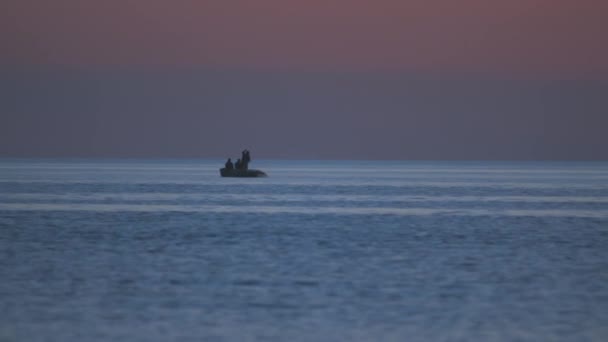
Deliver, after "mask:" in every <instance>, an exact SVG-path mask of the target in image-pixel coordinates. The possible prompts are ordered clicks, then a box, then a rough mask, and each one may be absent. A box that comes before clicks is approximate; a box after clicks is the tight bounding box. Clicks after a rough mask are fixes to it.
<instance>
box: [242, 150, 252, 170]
mask: <svg viewBox="0 0 608 342" xmlns="http://www.w3.org/2000/svg"><path fill="white" fill-rule="evenodd" d="M250 161H251V156H250V155H249V150H243V152H242V158H241V162H242V165H243V170H247V169H248V168H249V162H250Z"/></svg>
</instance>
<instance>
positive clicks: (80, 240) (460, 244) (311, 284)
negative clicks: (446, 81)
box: [0, 159, 608, 341]
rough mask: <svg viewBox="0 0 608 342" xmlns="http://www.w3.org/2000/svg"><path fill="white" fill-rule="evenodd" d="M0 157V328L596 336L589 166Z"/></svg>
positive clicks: (382, 336)
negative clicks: (250, 175)
mask: <svg viewBox="0 0 608 342" xmlns="http://www.w3.org/2000/svg"><path fill="white" fill-rule="evenodd" d="M221 162H222V161H192V160H164V161H163V160H148V161H146V160H131V161H128V160H122V161H121V160H118V161H117V160H67V161H66V160H6V159H5V160H2V161H0V340H7V341H13V340H15V341H47V340H48V341H108V340H116V341H167V340H184V341H201V340H219V341H248V340H260V341H336V340H352V341H429V340H432V341H444V340H445V341H471V340H479V341H481V340H487V341H605V340H606V339H607V338H608V328H607V327H608V163H557V162H542V163H540V162H539V163H500V162H491V163H490V162H466V163H465V162H344V161H340V162H338V161H324V162H321V161H316V162H313V161H257V160H256V161H254V162H253V164H252V167H256V168H260V169H262V170H264V171H266V172H267V173H268V174H269V176H270V177H268V178H261V179H230V178H221V177H219V172H218V168H219V165H220V164H221Z"/></svg>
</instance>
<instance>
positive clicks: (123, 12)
mask: <svg viewBox="0 0 608 342" xmlns="http://www.w3.org/2000/svg"><path fill="white" fill-rule="evenodd" d="M0 21H1V22H2V23H3V26H2V29H1V31H0V42H1V45H2V47H1V48H2V50H1V51H2V52H1V53H0V157H30V156H31V157H38V156H41V157H193V158H224V157H228V156H233V157H234V156H236V155H237V154H238V152H239V151H240V150H241V149H243V148H248V149H250V150H251V151H252V154H253V157H254V159H255V158H307V159H308V158H321V159H325V158H338V159H524V160H535V159H568V160H581V159H593V160H598V159H599V160H606V159H608V134H606V131H607V129H606V127H608V40H607V39H606V32H608V24H607V23H608V2H605V1H599V0H598V1H593V0H583V1H577V2H573V1H564V0H553V1H549V0H526V1H523V0H516V1H509V2H507V1H480V0H464V1H458V2H450V1H422V0H420V1H418V0H415V1H407V2H404V1H396V0H378V1H359V0H350V1H346V0H325V1H317V0H314V1H306V2H289V1H278V0H260V1H245V0H234V1H213V0H211V1H191V0H178V1H162V0H147V1H144V0H133V1H117V0H108V1H80V0H79V1H76V0H57V1H31V0H20V1H17V0H7V1H3V3H2V4H1V5H0Z"/></svg>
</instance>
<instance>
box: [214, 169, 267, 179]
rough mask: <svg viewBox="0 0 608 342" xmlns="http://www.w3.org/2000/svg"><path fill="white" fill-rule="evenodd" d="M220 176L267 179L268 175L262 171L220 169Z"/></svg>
mask: <svg viewBox="0 0 608 342" xmlns="http://www.w3.org/2000/svg"><path fill="white" fill-rule="evenodd" d="M220 175H221V176H222V177H267V176H268V175H267V174H266V173H264V171H260V170H253V169H249V170H235V169H232V170H228V169H226V168H225V167H223V168H221V169H220Z"/></svg>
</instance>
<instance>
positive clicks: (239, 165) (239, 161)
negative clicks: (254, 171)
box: [234, 159, 243, 170]
mask: <svg viewBox="0 0 608 342" xmlns="http://www.w3.org/2000/svg"><path fill="white" fill-rule="evenodd" d="M234 167H235V168H236V169H237V170H240V169H242V168H243V163H241V160H240V159H237V160H236V163H234Z"/></svg>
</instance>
